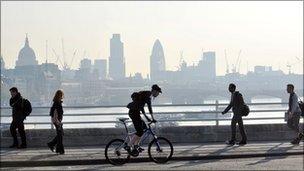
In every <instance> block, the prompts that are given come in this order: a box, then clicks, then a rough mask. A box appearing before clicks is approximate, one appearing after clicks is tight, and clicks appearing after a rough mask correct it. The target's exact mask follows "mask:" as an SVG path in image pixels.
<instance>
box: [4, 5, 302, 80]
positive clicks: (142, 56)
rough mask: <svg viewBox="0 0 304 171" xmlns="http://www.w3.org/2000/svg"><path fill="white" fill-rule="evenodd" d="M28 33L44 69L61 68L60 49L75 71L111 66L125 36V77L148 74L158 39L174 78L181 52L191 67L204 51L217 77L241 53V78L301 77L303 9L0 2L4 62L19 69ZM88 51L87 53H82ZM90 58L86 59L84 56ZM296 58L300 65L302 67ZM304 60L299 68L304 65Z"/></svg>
mask: <svg viewBox="0 0 304 171" xmlns="http://www.w3.org/2000/svg"><path fill="white" fill-rule="evenodd" d="M26 33H28V37H29V43H30V46H31V47H32V48H33V50H34V51H35V53H36V56H37V60H38V62H39V63H43V62H45V60H46V40H47V41H48V61H49V62H55V61H56V57H55V55H54V53H53V50H52V49H54V50H55V51H56V52H57V53H58V54H60V55H61V54H62V46H61V45H62V44H61V39H63V40H64V49H65V54H66V55H65V56H66V61H67V63H70V62H71V59H72V56H73V52H74V50H75V49H77V53H76V55H75V56H76V57H75V59H74V61H73V63H72V68H74V69H76V68H79V62H80V60H81V59H83V58H84V57H86V58H89V59H92V60H93V59H100V58H102V59H108V57H109V53H110V48H109V44H110V38H111V37H112V34H115V33H118V34H121V40H122V42H123V43H124V56H125V61H126V75H129V74H130V73H132V74H134V73H136V72H141V73H143V76H144V77H146V74H149V61H150V60H149V58H150V55H151V53H152V52H151V50H152V47H153V44H154V42H155V40H156V39H159V40H160V42H161V44H162V46H163V48H164V55H165V60H166V69H168V70H176V69H177V66H178V65H179V61H180V56H181V55H180V54H181V51H182V52H183V58H184V59H185V61H186V62H187V63H188V64H191V65H192V64H193V63H197V62H198V61H199V60H200V57H201V54H202V51H215V52H216V71H217V75H224V74H225V70H226V62H225V56H224V50H225V49H226V52H227V57H228V62H229V65H232V64H234V63H235V62H236V59H237V56H238V53H239V51H240V50H242V52H241V56H240V58H241V67H240V72H241V73H246V72H247V70H253V67H254V66H255V65H268V66H269V65H271V66H273V69H275V70H276V69H282V70H283V71H284V72H285V73H287V72H288V68H287V66H286V65H287V64H291V65H292V67H291V70H292V72H294V73H303V63H302V62H303V61H300V60H301V59H303V56H302V54H303V2H299V1H298V2H281V1H280V2H220V1H216V2H204V1H201V2H186V1H184V2H158V1H155V2H153V1H149V2H131V1H126V2H109V1H106V2H92V1H91V2H84V1H83V2H81V1H73V2H59V1H57V2H20V1H19V2H1V54H2V56H3V58H4V61H5V64H6V67H7V68H13V67H14V66H15V61H16V59H17V56H18V52H19V50H20V49H21V48H22V47H23V46H24V41H25V35H26ZM84 51H85V52H86V53H84ZM84 54H85V56H84ZM297 58H298V59H297ZM299 59H300V60H299Z"/></svg>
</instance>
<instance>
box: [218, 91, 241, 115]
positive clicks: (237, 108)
mask: <svg viewBox="0 0 304 171" xmlns="http://www.w3.org/2000/svg"><path fill="white" fill-rule="evenodd" d="M243 106H244V99H243V96H242V94H241V93H240V92H238V91H235V92H234V93H232V94H231V100H230V103H229V105H228V106H227V107H226V109H225V110H224V112H223V113H227V112H228V111H229V110H230V109H231V108H232V112H233V113H234V114H235V115H241V109H242V108H243Z"/></svg>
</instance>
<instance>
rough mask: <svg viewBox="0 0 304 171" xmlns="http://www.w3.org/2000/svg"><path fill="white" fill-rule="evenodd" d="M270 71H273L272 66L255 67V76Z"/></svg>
mask: <svg viewBox="0 0 304 171" xmlns="http://www.w3.org/2000/svg"><path fill="white" fill-rule="evenodd" d="M269 71H272V67H271V66H255V67H254V73H255V74H262V73H265V72H269Z"/></svg>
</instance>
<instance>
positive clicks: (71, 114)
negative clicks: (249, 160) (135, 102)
mask: <svg viewBox="0 0 304 171" xmlns="http://www.w3.org/2000/svg"><path fill="white" fill-rule="evenodd" d="M286 104H287V103H247V105H249V106H262V105H286ZM226 105H228V104H227V103H218V102H216V103H214V104H181V105H153V107H194V106H201V107H204V106H215V110H201V111H189V109H188V111H187V109H184V110H182V109H181V111H173V112H168V111H167V112H154V114H155V115H176V114H185V115H188V114H195V115H201V114H215V115H214V117H209V118H181V119H176V118H167V119H164V118H163V119H158V122H189V121H215V122H216V125H219V121H228V120H231V118H224V117H220V116H221V114H220V113H221V112H222V109H220V108H219V106H226ZM116 107H125V106H121V105H120V106H117V105H113V106H64V108H65V109H68V108H76V109H88V108H116ZM282 107H283V106H282ZM0 109H1V110H6V109H11V108H10V107H1V108H0ZM35 109H49V107H45V106H44V107H33V110H35ZM126 110H127V109H126ZM285 111H286V109H273V108H271V109H261V110H251V113H260V112H267V113H268V112H285ZM228 113H231V112H228ZM121 115H128V113H126V112H120V113H113V112H111V113H100V112H98V113H70V114H69V113H67V114H65V116H121ZM1 117H11V115H8V114H4V115H3V114H2V115H1ZM29 117H31V118H32V117H50V116H49V114H48V113H43V114H35V113H33V114H31V115H30V116H29ZM243 119H244V120H270V119H273V120H276V119H284V117H260V118H251V117H250V115H249V116H248V117H244V118H243ZM127 122H128V123H129V122H131V121H127ZM24 123H25V124H26V125H33V124H34V125H47V124H51V122H45V121H44V122H39V121H38V122H28V121H25V122H24ZM63 123H64V124H99V123H120V122H119V121H116V120H114V118H113V120H104V121H98V120H95V121H94V120H92V121H64V122H63ZM1 125H6V124H5V123H2V124H1ZM51 125H52V124H51ZM52 128H53V127H52Z"/></svg>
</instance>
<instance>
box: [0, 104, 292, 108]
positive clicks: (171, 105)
mask: <svg viewBox="0 0 304 171" xmlns="http://www.w3.org/2000/svg"><path fill="white" fill-rule="evenodd" d="M228 104H229V103H218V104H216V103H210V104H156V105H153V107H187V106H189V107H190V106H217V105H218V106H226V105H228ZM246 104H247V105H250V106H252V105H286V104H288V103H246ZM50 107H51V106H33V108H36V109H49V108H50ZM119 107H124V108H125V107H126V105H107V106H103V105H100V106H63V108H65V109H69V108H73V109H74V108H119ZM0 109H11V107H3V106H1V107H0Z"/></svg>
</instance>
